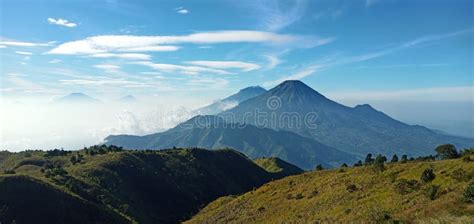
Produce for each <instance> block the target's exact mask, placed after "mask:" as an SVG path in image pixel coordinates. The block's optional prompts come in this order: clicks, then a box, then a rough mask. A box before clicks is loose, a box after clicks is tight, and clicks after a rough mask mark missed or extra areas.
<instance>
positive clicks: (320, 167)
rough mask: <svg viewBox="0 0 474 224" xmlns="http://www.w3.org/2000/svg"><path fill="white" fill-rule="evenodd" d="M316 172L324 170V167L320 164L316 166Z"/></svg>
mask: <svg viewBox="0 0 474 224" xmlns="http://www.w3.org/2000/svg"><path fill="white" fill-rule="evenodd" d="M316 170H324V167H323V166H322V165H321V164H318V165H317V166H316Z"/></svg>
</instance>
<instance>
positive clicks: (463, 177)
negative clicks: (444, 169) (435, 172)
mask: <svg viewBox="0 0 474 224" xmlns="http://www.w3.org/2000/svg"><path fill="white" fill-rule="evenodd" d="M451 178H453V179H455V180H457V181H464V182H467V181H469V180H471V178H472V176H471V174H469V173H467V172H466V171H465V170H463V169H461V168H459V169H457V170H454V171H453V173H451Z"/></svg>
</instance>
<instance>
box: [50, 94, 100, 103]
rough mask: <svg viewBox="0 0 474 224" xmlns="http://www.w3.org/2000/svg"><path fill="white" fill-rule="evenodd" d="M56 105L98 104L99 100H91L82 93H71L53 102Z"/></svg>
mask: <svg viewBox="0 0 474 224" xmlns="http://www.w3.org/2000/svg"><path fill="white" fill-rule="evenodd" d="M55 102H56V103H100V102H101V101H100V100H97V99H95V98H92V97H90V96H88V95H86V94H84V93H71V94H69V95H67V96H63V97H61V98H59V99H57V100H56V101H55Z"/></svg>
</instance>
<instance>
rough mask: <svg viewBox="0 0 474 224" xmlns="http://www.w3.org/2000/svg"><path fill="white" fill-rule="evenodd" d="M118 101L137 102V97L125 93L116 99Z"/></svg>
mask: <svg viewBox="0 0 474 224" xmlns="http://www.w3.org/2000/svg"><path fill="white" fill-rule="evenodd" d="M118 101H120V102H123V103H133V102H138V100H137V98H135V97H134V96H133V95H126V96H124V97H122V98H120V99H118Z"/></svg>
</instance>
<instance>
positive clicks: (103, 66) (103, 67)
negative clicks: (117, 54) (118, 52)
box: [94, 64, 120, 72]
mask: <svg viewBox="0 0 474 224" xmlns="http://www.w3.org/2000/svg"><path fill="white" fill-rule="evenodd" d="M94 67H95V68H98V69H101V70H104V71H105V72H118V71H119V70H120V66H118V65H111V64H99V65H94Z"/></svg>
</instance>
